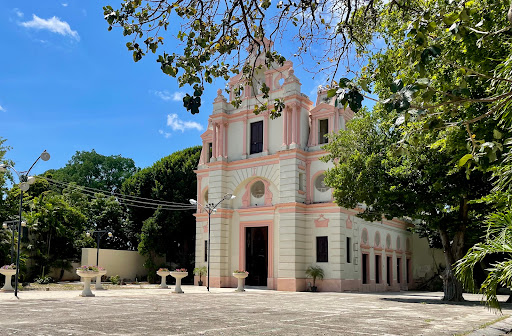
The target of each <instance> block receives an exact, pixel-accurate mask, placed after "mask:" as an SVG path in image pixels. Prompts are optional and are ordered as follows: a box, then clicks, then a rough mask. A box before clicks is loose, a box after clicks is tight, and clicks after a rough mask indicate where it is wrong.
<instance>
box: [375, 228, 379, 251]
mask: <svg viewBox="0 0 512 336" xmlns="http://www.w3.org/2000/svg"><path fill="white" fill-rule="evenodd" d="M375 246H377V247H378V246H380V233H379V232H378V231H377V232H375Z"/></svg>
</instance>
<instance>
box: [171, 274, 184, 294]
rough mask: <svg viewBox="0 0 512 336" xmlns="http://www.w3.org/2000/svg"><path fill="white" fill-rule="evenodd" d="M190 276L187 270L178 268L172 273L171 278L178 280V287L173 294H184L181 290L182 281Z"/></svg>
mask: <svg viewBox="0 0 512 336" xmlns="http://www.w3.org/2000/svg"><path fill="white" fill-rule="evenodd" d="M187 275H188V272H187V269H186V268H176V269H175V270H174V271H172V272H171V276H172V277H173V278H175V279H176V287H175V288H174V292H173V293H179V294H181V293H183V290H182V289H181V279H183V278H184V277H186V276H187Z"/></svg>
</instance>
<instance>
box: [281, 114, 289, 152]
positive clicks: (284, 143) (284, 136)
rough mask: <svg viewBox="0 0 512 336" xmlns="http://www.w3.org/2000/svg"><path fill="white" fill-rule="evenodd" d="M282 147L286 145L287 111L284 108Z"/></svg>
mask: <svg viewBox="0 0 512 336" xmlns="http://www.w3.org/2000/svg"><path fill="white" fill-rule="evenodd" d="M282 113H283V116H282V118H283V145H282V147H283V148H286V146H288V111H287V110H286V109H284V110H283V112H282Z"/></svg>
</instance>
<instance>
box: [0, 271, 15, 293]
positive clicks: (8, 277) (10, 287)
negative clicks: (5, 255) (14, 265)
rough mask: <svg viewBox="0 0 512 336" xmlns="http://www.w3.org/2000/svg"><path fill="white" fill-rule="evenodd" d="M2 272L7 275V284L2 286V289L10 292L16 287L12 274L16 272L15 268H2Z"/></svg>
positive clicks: (0, 272)
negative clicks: (13, 283) (13, 285)
mask: <svg viewBox="0 0 512 336" xmlns="http://www.w3.org/2000/svg"><path fill="white" fill-rule="evenodd" d="M0 274H3V275H5V284H4V286H3V287H2V291H4V292H10V291H13V290H14V288H13V287H12V285H11V281H12V276H13V275H15V274H16V270H15V269H2V270H0Z"/></svg>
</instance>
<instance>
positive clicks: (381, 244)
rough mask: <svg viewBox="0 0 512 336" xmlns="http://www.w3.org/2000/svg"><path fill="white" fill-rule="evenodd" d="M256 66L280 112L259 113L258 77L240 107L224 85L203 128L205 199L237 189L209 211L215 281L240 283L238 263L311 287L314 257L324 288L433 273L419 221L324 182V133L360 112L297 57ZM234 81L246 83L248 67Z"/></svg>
mask: <svg viewBox="0 0 512 336" xmlns="http://www.w3.org/2000/svg"><path fill="white" fill-rule="evenodd" d="M251 57H255V56H254V55H253V56H251ZM257 62H260V60H257ZM261 63H262V62H261ZM257 64H258V63H257ZM255 76H256V78H257V79H259V81H260V82H264V83H266V85H267V86H268V87H269V88H270V98H269V101H273V100H274V99H275V98H282V99H283V100H284V102H285V104H286V108H285V110H284V111H283V113H282V116H281V117H279V118H276V119H273V120H272V119H270V116H269V113H268V111H267V112H264V113H260V114H259V115H256V114H254V112H253V110H254V106H255V105H261V101H263V99H262V93H261V92H260V90H259V88H258V86H257V85H254V86H249V85H245V86H244V89H243V93H242V104H241V105H240V107H239V108H235V107H233V105H232V104H230V101H231V100H232V99H234V96H233V93H231V94H230V96H229V97H228V98H226V97H224V96H223V94H222V90H218V91H217V97H216V98H215V100H214V103H213V110H212V113H211V116H210V118H209V125H208V128H207V130H206V131H205V132H204V133H203V134H202V135H201V138H202V146H203V149H202V153H201V158H200V161H199V164H198V168H197V170H196V174H197V201H198V202H199V203H200V204H202V205H206V204H208V203H214V204H216V203H217V202H218V201H220V200H221V199H222V198H223V197H224V196H225V195H226V194H233V195H235V196H236V198H234V199H231V200H225V201H222V202H221V203H220V204H219V206H218V207H217V211H216V212H214V213H213V214H212V215H211V222H210V228H211V232H210V236H211V238H210V239H211V251H210V258H211V260H210V268H211V269H210V286H211V287H236V284H237V280H236V279H235V278H234V277H233V276H232V273H233V271H235V270H247V271H248V272H249V276H248V277H247V278H246V285H250V286H263V287H266V288H268V289H275V290H281V291H304V290H309V288H310V286H311V285H312V279H309V278H307V277H306V273H305V271H306V269H307V268H308V267H309V266H312V265H313V266H320V267H321V268H322V269H323V271H324V274H325V276H324V279H323V280H321V281H319V280H317V282H316V285H317V287H318V289H319V290H320V291H337V292H340V291H365V292H368V291H386V290H392V291H398V290H406V289H410V288H413V287H414V285H415V282H417V281H418V280H421V279H425V278H427V277H430V276H431V275H432V274H433V272H434V271H435V267H436V266H435V261H436V260H434V258H433V257H434V255H435V253H434V251H432V250H430V249H429V248H428V244H427V242H426V240H425V239H419V238H418V237H417V236H415V235H413V234H412V233H411V232H409V231H408V230H407V228H408V227H409V226H411V224H409V223H406V222H404V221H401V220H397V219H394V220H386V219H383V220H382V221H379V222H368V221H365V220H363V219H361V218H358V217H356V215H357V214H358V213H359V212H361V211H362V209H345V208H342V207H339V206H337V205H336V204H335V203H334V202H333V196H332V190H331V189H330V188H329V187H327V186H326V185H325V184H324V172H325V171H326V170H327V169H329V168H331V167H333V164H332V163H331V162H328V163H326V162H322V161H320V158H321V157H322V156H324V155H325V154H326V152H325V150H323V149H322V145H323V144H325V143H326V142H327V141H328V138H327V137H325V135H326V134H329V133H332V132H338V131H339V130H340V129H344V128H345V125H346V123H347V122H348V121H349V120H350V119H351V118H352V117H353V114H354V113H353V112H352V111H351V110H350V109H344V108H342V107H341V108H340V107H336V106H335V105H334V103H332V102H330V103H329V102H326V100H325V97H326V92H325V91H323V92H322V91H319V93H318V97H317V99H316V102H315V103H313V102H312V101H311V100H310V99H309V98H308V96H306V95H305V94H304V93H302V92H301V83H300V80H299V78H297V77H296V76H295V74H294V70H293V64H292V62H290V61H286V62H285V63H284V65H283V66H280V67H275V68H271V69H266V68H263V69H259V70H256V73H255ZM228 85H229V87H230V88H234V87H237V86H239V85H241V76H240V75H237V76H234V77H233V78H231V79H230V81H229V83H228ZM231 92H233V90H231ZM195 216H196V260H195V264H196V267H201V266H206V264H207V258H208V253H207V249H208V214H207V212H206V211H205V210H204V209H202V208H201V206H199V207H198V211H197V213H196V214H195ZM436 253H438V252H436ZM437 255H438V257H437V258H438V260H437V261H441V260H442V259H441V257H440V255H439V254H437ZM197 280H198V277H196V279H195V282H196V283H197Z"/></svg>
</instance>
